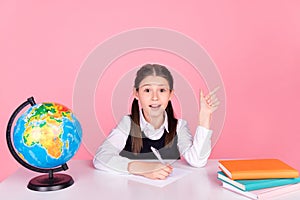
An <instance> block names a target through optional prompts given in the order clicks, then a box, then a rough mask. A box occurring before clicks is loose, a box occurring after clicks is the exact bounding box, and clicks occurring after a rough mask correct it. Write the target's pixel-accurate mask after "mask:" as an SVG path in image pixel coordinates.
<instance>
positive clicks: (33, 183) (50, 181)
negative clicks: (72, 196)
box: [27, 170, 74, 192]
mask: <svg viewBox="0 0 300 200" xmlns="http://www.w3.org/2000/svg"><path fill="white" fill-rule="evenodd" d="M73 183H74V180H73V178H72V177H71V176H69V175H67V174H60V173H59V174H53V171H52V170H50V171H49V174H48V175H41V176H37V177H35V178H33V179H31V180H30V181H29V183H28V185H27V188H29V189H31V190H35V191H41V192H44V191H54V190H60V189H64V188H67V187H69V186H71V185H73Z"/></svg>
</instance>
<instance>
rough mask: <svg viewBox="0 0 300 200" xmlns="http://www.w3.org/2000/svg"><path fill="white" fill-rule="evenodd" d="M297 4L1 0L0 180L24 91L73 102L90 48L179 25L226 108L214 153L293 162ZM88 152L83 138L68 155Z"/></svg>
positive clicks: (9, 166) (10, 164)
mask: <svg viewBox="0 0 300 200" xmlns="http://www.w3.org/2000/svg"><path fill="white" fill-rule="evenodd" d="M299 7H300V3H299V1H296V0H295V1H274V0H269V1H259V0H256V1H251V2H250V1H248V2H246V1H209V2H207V1H191V0H188V1H184V3H183V2H182V3H174V1H156V0H153V1H105V3H104V1H103V2H102V3H101V2H100V1H94V2H93V1H81V2H80V1H63V2H61V1H56V2H53V1H51V2H50V1H49V2H40V1H26V2H25V1H24V2H22V1H18V3H17V2H16V1H13V0H12V1H8V0H7V1H0V28H1V29H0V55H1V56H0V58H1V59H0V75H1V78H0V81H1V84H0V95H1V96H0V105H1V115H0V132H1V133H2V134H1V140H0V163H1V170H0V180H3V179H4V178H5V177H7V176H8V175H9V174H11V173H13V172H14V171H15V170H16V169H17V168H18V167H20V166H19V164H18V163H17V162H16V161H15V160H14V159H13V158H12V156H11V155H10V153H9V152H8V149H7V146H6V139H5V131H6V125H7V121H8V119H9V117H10V115H11V113H12V112H13V110H14V109H15V108H16V107H17V106H18V105H19V104H20V103H22V102H23V101H24V100H26V98H28V97H29V96H34V97H35V99H36V100H37V101H39V102H40V101H55V102H59V103H62V104H64V105H67V106H68V107H70V108H71V107H72V95H73V93H72V92H73V89H74V83H75V80H76V76H77V73H78V72H79V70H80V66H81V64H82V62H83V61H84V59H85V58H86V57H87V56H88V54H89V53H90V52H91V51H92V50H93V49H94V48H95V47H96V46H97V45H99V44H100V43H101V42H103V41H105V40H106V39H108V38H109V37H111V36H113V35H116V34H118V33H120V32H123V31H127V30H131V29H135V28H141V27H161V28H168V29H172V30H175V31H178V32H181V33H183V34H185V35H187V36H188V37H190V38H193V39H194V40H195V41H197V42H198V43H199V44H201V45H202V46H203V47H204V48H205V49H206V50H207V52H208V53H209V55H210V56H211V58H212V59H213V60H214V62H215V63H216V65H217V67H218V69H219V72H220V74H221V76H222V79H223V81H224V86H225V90H226V97H227V102H226V103H227V104H226V108H227V113H226V120H225V124H224V128H223V131H222V135H221V136H220V138H219V140H218V142H217V144H216V145H215V147H214V149H213V152H212V155H211V158H216V159H219V158H263V157H275V158H279V159H282V160H284V161H285V162H287V163H288V164H290V165H292V166H294V167H295V168H297V169H298V170H300V158H299V156H298V152H300V147H299V142H298V141H299V140H300V136H299V133H300V127H299V113H300V104H299V102H298V100H300V96H299V94H298V88H299V86H300V78H299V73H300V68H299V67H300V56H299V53H300V37H299V35H300V26H299V24H300V12H299ZM149 53H150V54H151V51H149ZM154 54H155V53H154ZM144 55H145V54H144ZM159 56H161V59H163V58H164V56H163V54H161V55H160V54H157V56H156V57H155V59H156V60H159ZM124 58H125V57H124ZM130 58H132V59H135V58H136V56H132V57H130V56H129V57H128V58H126V59H124V60H127V61H128V60H129V61H128V63H129V64H130V63H136V62H134V60H131V61H130ZM147 58H149V59H150V58H151V55H150V56H149V55H148V57H147ZM141 62H142V61H141ZM137 64H138V63H137ZM98 97H99V96H97V98H98ZM95 107H96V108H97V105H96V106H95ZM113 126H114V124H113V123H111V121H109V122H108V125H107V127H106V128H107V130H109V129H110V128H112V127H113ZM107 130H106V131H107ZM83 134H84V133H83ZM90 158H91V155H90V153H89V152H88V151H87V150H86V148H85V146H84V145H82V146H81V148H80V150H79V152H78V153H77V154H76V156H75V158H74V159H90Z"/></svg>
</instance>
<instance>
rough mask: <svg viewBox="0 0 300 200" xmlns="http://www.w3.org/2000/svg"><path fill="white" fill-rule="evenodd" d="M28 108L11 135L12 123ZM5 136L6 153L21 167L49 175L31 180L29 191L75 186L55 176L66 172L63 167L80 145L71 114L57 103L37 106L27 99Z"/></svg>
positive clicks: (77, 126)
mask: <svg viewBox="0 0 300 200" xmlns="http://www.w3.org/2000/svg"><path fill="white" fill-rule="evenodd" d="M29 104H30V105H31V107H29V108H28V109H27V110H26V111H25V112H24V113H23V114H20V115H19V117H18V119H17V121H16V123H15V126H14V128H13V133H11V128H12V125H13V121H14V119H15V118H16V117H17V115H18V114H19V113H20V111H21V110H22V109H23V108H25V107H26V106H27V105H29ZM6 134H7V135H6V136H7V143H8V147H9V150H10V152H11V153H12V155H13V156H14V158H15V159H16V160H17V161H18V162H19V163H20V164H22V165H23V166H24V167H26V168H28V169H30V170H33V171H37V172H41V173H48V174H49V175H48V176H47V175H43V176H40V177H36V178H34V179H32V180H31V181H30V182H29V184H28V188H29V189H32V190H37V191H51V190H57V189H62V188H65V187H68V186H70V185H72V184H73V183H74V181H73V179H72V178H71V177H70V176H69V175H66V174H54V172H59V171H62V170H67V169H68V166H67V164H66V163H67V162H68V161H69V160H70V159H71V158H72V157H73V156H74V155H75V154H76V152H77V151H78V149H79V147H80V144H81V138H82V129H81V126H80V123H79V121H78V119H77V118H76V116H75V115H74V113H73V112H72V110H70V109H69V108H67V107H66V106H64V105H62V104H59V103H38V104H36V103H35V101H34V99H33V97H31V98H28V99H27V101H26V102H24V103H23V104H22V105H20V106H19V107H18V108H17V109H16V110H15V112H14V113H13V114H12V116H11V118H10V120H9V123H8V127H7V133H6Z"/></svg>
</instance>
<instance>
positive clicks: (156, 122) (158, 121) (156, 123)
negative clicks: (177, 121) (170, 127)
mask: <svg viewBox="0 0 300 200" xmlns="http://www.w3.org/2000/svg"><path fill="white" fill-rule="evenodd" d="M144 117H145V115H144ZM145 119H146V121H147V122H148V123H150V124H151V125H152V126H153V127H154V129H158V128H160V127H161V125H163V123H164V121H165V115H160V116H157V117H153V116H151V117H150V116H147V117H145Z"/></svg>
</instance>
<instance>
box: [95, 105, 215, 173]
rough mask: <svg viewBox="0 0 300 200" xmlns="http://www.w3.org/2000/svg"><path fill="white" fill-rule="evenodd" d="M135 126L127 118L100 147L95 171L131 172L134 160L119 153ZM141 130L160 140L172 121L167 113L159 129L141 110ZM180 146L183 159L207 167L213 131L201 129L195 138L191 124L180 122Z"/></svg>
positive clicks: (197, 130)
mask: <svg viewBox="0 0 300 200" xmlns="http://www.w3.org/2000/svg"><path fill="white" fill-rule="evenodd" d="M130 126H131V118H130V116H124V117H123V118H122V119H121V121H120V122H119V124H118V125H117V127H116V128H114V129H113V130H112V131H111V133H110V134H109V136H108V137H107V138H106V140H105V141H104V142H103V144H102V145H101V146H100V147H99V148H98V150H97V152H96V154H95V156H94V159H93V163H94V166H95V168H97V169H99V170H103V171H108V172H115V173H121V174H127V173H128V163H129V162H131V161H132V160H130V159H128V158H126V157H122V156H120V155H119V153H120V152H121V151H122V150H123V149H124V147H125V144H126V141H127V138H128V136H129V132H130ZM140 127H141V130H142V131H143V132H144V134H145V136H146V137H148V138H149V139H151V140H158V139H160V138H161V137H162V135H163V134H164V130H165V129H166V130H167V131H168V119H167V115H166V113H165V120H164V123H163V124H162V125H161V127H160V128H158V129H155V128H154V127H153V126H152V125H151V124H150V123H148V122H147V121H146V120H145V118H144V116H143V114H142V112H141V111H140ZM176 131H177V136H178V143H177V147H178V150H179V153H180V155H181V156H183V157H184V159H185V160H186V161H187V162H188V163H189V164H190V165H191V166H194V167H202V166H204V165H205V164H206V162H207V159H208V157H209V155H210V152H211V135H212V131H211V130H208V129H206V128H204V127H202V126H198V127H197V129H196V133H195V136H194V138H193V137H192V135H191V133H190V130H189V128H188V125H187V122H186V121H185V120H182V119H178V123H177V129H176Z"/></svg>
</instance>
